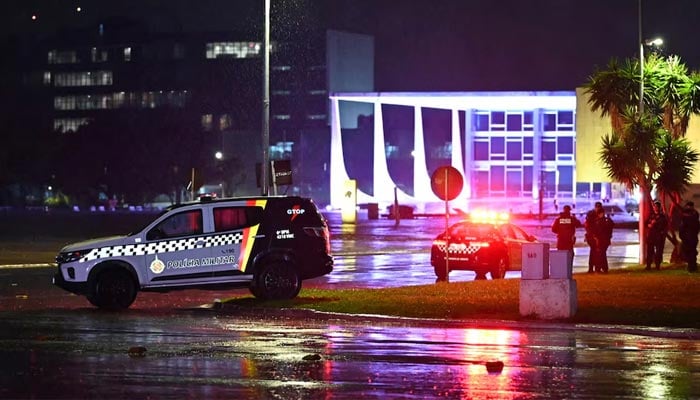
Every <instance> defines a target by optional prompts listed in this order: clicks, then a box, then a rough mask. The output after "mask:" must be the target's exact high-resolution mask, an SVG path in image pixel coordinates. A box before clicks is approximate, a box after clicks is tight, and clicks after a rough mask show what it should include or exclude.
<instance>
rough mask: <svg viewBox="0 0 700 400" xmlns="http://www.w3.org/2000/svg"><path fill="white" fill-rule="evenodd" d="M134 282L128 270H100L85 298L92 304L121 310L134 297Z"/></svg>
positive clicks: (135, 290)
mask: <svg viewBox="0 0 700 400" xmlns="http://www.w3.org/2000/svg"><path fill="white" fill-rule="evenodd" d="M136 292H137V288H136V283H135V282H134V279H133V278H132V277H131V275H130V274H129V272H128V271H126V270H124V269H116V268H111V269H107V270H105V271H102V272H100V274H99V275H98V276H97V278H96V279H95V283H94V286H93V288H92V292H91V293H89V294H88V296H87V298H88V301H90V303H92V304H93V305H94V306H96V307H99V308H103V309H106V310H122V309H125V308H129V306H130V305H131V304H132V303H133V302H134V300H135V299H136Z"/></svg>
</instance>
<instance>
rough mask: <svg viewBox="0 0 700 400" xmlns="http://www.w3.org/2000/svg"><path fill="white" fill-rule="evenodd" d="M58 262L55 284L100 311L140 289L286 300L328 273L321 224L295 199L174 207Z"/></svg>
mask: <svg viewBox="0 0 700 400" xmlns="http://www.w3.org/2000/svg"><path fill="white" fill-rule="evenodd" d="M56 262H57V263H58V271H57V272H56V274H55V276H54V284H55V285H57V286H59V287H61V288H63V289H65V290H67V291H69V292H72V293H76V294H79V295H84V296H86V297H87V299H88V300H89V301H90V303H92V304H93V305H95V306H97V307H99V308H105V309H124V308H128V307H129V306H130V305H131V304H132V303H133V301H134V300H135V298H136V294H137V292H139V291H163V292H164V291H170V290H177V289H190V288H198V289H208V288H209V289H214V288H216V289H221V288H222V287H225V288H226V287H231V288H235V287H248V288H250V291H251V292H252V293H253V295H255V296H256V297H258V298H262V299H290V298H293V297H296V295H297V294H298V293H299V290H300V289H301V282H302V280H305V279H311V278H315V277H318V276H322V275H325V274H328V273H330V272H331V271H332V269H333V258H332V256H331V251H330V238H329V231H328V225H327V223H326V220H325V219H324V218H323V216H322V215H321V213H320V212H319V211H318V208H317V207H316V205H315V204H314V202H313V201H312V200H310V199H307V198H302V197H295V196H269V197H268V196H265V197H245V198H228V199H217V200H211V199H202V200H200V201H198V202H192V203H185V204H178V205H174V206H171V207H169V208H167V209H166V210H165V211H164V212H163V213H162V214H161V215H160V216H159V217H157V218H156V219H155V220H154V221H152V222H151V223H150V224H148V225H147V226H146V227H145V228H143V229H142V230H140V231H138V232H136V233H131V234H129V235H126V236H115V237H109V238H101V239H95V240H89V241H85V242H80V243H74V244H71V245H68V246H65V247H64V248H63V249H62V250H61V251H60V253H59V254H58V256H57V257H56Z"/></svg>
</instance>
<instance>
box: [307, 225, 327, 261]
mask: <svg viewBox="0 0 700 400" xmlns="http://www.w3.org/2000/svg"><path fill="white" fill-rule="evenodd" d="M304 233H306V235H307V236H312V237H319V238H323V239H324V241H325V242H326V253H328V254H330V253H331V233H330V231H328V227H326V226H323V227H317V226H310V227H305V228H304Z"/></svg>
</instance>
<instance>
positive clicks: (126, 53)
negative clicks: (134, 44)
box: [124, 47, 131, 62]
mask: <svg viewBox="0 0 700 400" xmlns="http://www.w3.org/2000/svg"><path fill="white" fill-rule="evenodd" d="M124 61H126V62H129V61H131V47H124Z"/></svg>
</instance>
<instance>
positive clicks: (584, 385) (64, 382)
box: [0, 218, 700, 399]
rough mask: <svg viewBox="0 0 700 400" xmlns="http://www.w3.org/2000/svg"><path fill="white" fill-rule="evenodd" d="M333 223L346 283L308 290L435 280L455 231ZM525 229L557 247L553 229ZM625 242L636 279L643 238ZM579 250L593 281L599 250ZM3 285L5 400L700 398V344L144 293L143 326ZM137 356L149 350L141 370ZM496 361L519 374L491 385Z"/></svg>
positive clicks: (40, 283)
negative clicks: (217, 304)
mask: <svg viewBox="0 0 700 400" xmlns="http://www.w3.org/2000/svg"><path fill="white" fill-rule="evenodd" d="M330 221H331V230H332V239H333V251H334V254H335V258H336V267H335V270H334V272H333V273H331V274H330V275H328V276H327V277H322V278H318V279H315V280H312V281H307V282H305V283H304V285H305V287H313V286H323V287H330V288H332V287H343V286H353V287H389V286H407V285H418V284H430V283H432V282H434V275H433V271H432V267H430V264H429V246H430V243H431V241H432V239H433V237H434V236H435V235H436V234H437V233H438V232H440V231H441V230H442V229H443V228H444V220H440V219H439V218H436V219H426V220H411V221H401V224H400V225H399V226H398V227H395V226H394V222H393V221H387V220H379V221H372V222H371V223H360V224H358V225H356V226H344V225H341V224H338V223H337V221H335V222H334V220H333V219H331V220H330ZM526 229H527V230H528V231H530V232H531V233H532V234H534V235H535V236H537V237H538V238H540V239H541V240H544V241H548V242H550V243H552V242H553V241H554V239H553V235H552V234H551V232H550V231H549V227H548V226H543V227H536V226H532V227H526ZM580 235H582V232H581V233H580ZM615 241H616V242H617V246H615V247H614V248H613V249H611V257H610V258H611V262H612V263H613V265H614V266H613V267H614V268H621V267H623V264H622V262H633V260H634V257H636V256H637V251H638V246H636V247H635V244H634V243H635V241H636V232H634V231H623V230H621V231H616V232H615ZM668 247H670V246H667V248H668ZM576 251H577V257H576V259H575V266H576V268H577V270H580V269H581V268H585V262H586V259H587V248H585V247H580V248H577V249H576ZM666 259H668V258H666ZM626 260H630V261H626ZM0 272H1V274H0V276H2V280H3V281H4V282H5V283H6V284H4V285H3V286H2V287H0V299H1V301H0V321H1V323H2V329H0V344H1V346H0V398H2V399H5V398H9V399H11V398H70V399H72V398H100V399H124V398H133V399H137V398H158V399H168V398H172V399H182V398H192V399H194V398H197V399H199V398H241V399H318V398H322V399H335V398H337V399H347V398H377V399H386V398H402V399H403V398H416V399H418V398H475V399H550V398H591V399H613V398H625V399H692V398H700V344H698V342H697V341H693V340H688V339H682V338H673V337H664V336H663V332H660V333H657V334H656V336H651V335H641V334H640V335H637V334H635V333H631V332H629V331H624V332H622V333H620V332H615V330H610V331H608V330H595V329H592V330H589V329H573V328H572V327H571V326H566V325H562V326H560V327H559V326H558V327H555V328H552V326H551V325H546V326H547V328H545V327H544V326H540V325H535V326H532V325H517V324H515V325H513V324H509V323H495V322H488V323H484V322H472V323H467V322H460V323H454V322H437V321H419V320H384V319H375V318H370V317H358V318H351V319H343V318H339V317H337V316H332V315H321V316H318V315H313V316H311V315H302V316H299V315H297V314H285V313H276V312H272V311H265V312H264V313H262V314H261V315H253V313H251V312H250V311H248V312H246V313H245V314H244V313H243V312H242V311H236V310H233V311H226V313H215V312H213V311H211V310H199V311H183V310H182V308H185V307H193V306H197V305H199V304H202V303H205V302H209V301H211V300H212V299H214V298H217V297H218V298H223V297H225V296H226V295H227V293H229V292H226V291H222V292H200V291H196V290H188V291H184V292H173V293H168V294H158V293H140V294H139V296H138V298H137V300H136V302H135V303H134V306H133V309H131V310H129V311H128V312H125V313H104V312H100V311H97V310H95V309H93V308H91V307H90V306H89V305H88V303H87V301H86V300H85V299H84V298H80V297H76V296H72V295H70V294H68V293H66V292H64V291H62V290H60V289H57V288H55V287H52V286H51V285H50V277H51V273H52V270H50V269H38V268H37V269H27V270H3V271H0ZM508 276H509V277H517V276H519V274H518V273H509V275H508ZM450 279H451V280H454V281H457V280H469V279H473V274H472V273H470V272H459V271H457V272H453V273H452V274H451V275H450ZM21 310H24V311H21ZM135 346H143V347H144V348H145V349H146V351H145V352H143V353H142V352H139V351H134V352H132V355H131V356H130V355H129V349H130V348H133V347H135ZM136 350H138V349H136ZM487 361H500V362H503V364H504V367H503V369H502V371H500V372H498V373H489V372H488V371H487V369H486V367H485V365H484V363H485V362H487Z"/></svg>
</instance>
